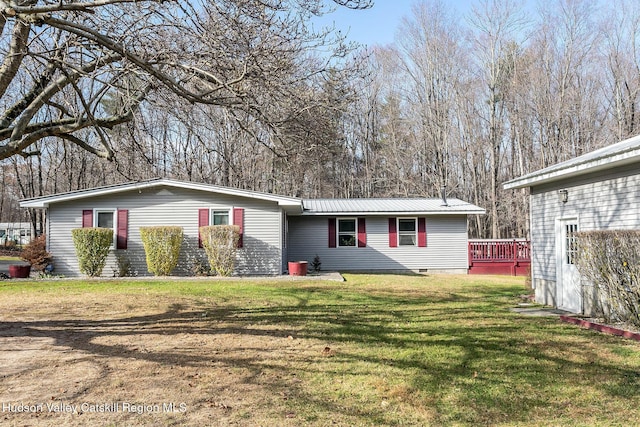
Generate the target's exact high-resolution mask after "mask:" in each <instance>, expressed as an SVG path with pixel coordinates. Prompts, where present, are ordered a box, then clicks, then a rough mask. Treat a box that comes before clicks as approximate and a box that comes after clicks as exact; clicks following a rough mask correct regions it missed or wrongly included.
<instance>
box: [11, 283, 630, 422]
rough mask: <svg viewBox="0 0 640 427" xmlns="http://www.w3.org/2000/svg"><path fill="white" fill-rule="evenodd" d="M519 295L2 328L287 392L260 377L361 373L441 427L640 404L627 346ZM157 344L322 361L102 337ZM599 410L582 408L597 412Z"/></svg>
mask: <svg viewBox="0 0 640 427" xmlns="http://www.w3.org/2000/svg"><path fill="white" fill-rule="evenodd" d="M519 292H520V289H514V288H509V287H496V288H494V289H488V288H478V287H476V288H470V289H466V290H463V289H460V290H459V291H458V292H441V293H429V292H427V291H424V290H422V291H420V290H417V291H415V292H409V293H407V292H393V291H392V290H388V291H385V290H381V291H380V292H376V293H373V292H369V291H358V290H348V288H341V289H337V290H330V289H329V288H327V287H320V286H318V287H312V286H309V287H305V288H302V289H301V288H296V287H286V288H282V287H281V288H277V289H274V290H273V291H272V293H271V296H272V299H271V300H265V301H263V302H262V303H258V302H253V303H251V304H250V306H241V304H238V303H237V302H234V305H231V304H228V305H223V306H220V305H215V306H207V305H206V303H203V302H202V301H194V303H193V304H191V305H190V304H184V303H183V304H173V305H171V306H170V307H169V309H168V310H166V311H164V312H162V313H157V314H152V315H144V316H130V317H126V318H112V319H108V318H107V319H95V320H86V319H79V320H78V319H66V320H34V321H25V322H0V337H45V338H50V339H53V340H54V343H55V345H56V346H61V347H65V348H72V349H75V350H79V351H83V352H86V353H89V354H92V355H94V356H96V357H109V358H110V357H118V358H127V359H128V358H133V359H138V360H144V361H148V362H153V363H158V364H161V365H166V366H196V367H212V366H213V364H215V365H216V366H221V365H222V366H228V367H234V368H244V369H247V370H248V371H249V372H251V373H252V374H251V375H250V376H248V377H247V379H246V381H250V382H255V383H257V384H258V383H259V384H260V385H261V386H263V387H266V388H267V389H270V391H271V392H273V393H277V392H278V391H280V390H281V388H282V387H284V386H285V385H284V384H283V383H282V382H281V381H279V380H272V381H271V382H270V383H269V382H267V383H265V381H268V380H265V379H264V378H262V377H261V376H260V373H261V372H264V371H265V370H269V369H271V370H274V371H280V372H281V373H282V375H285V376H286V375H289V374H290V375H297V376H298V377H299V378H300V377H302V378H305V376H306V378H317V377H318V376H323V377H326V381H327V382H328V383H331V382H333V381H334V380H335V379H337V378H340V377H341V376H343V375H349V376H350V377H352V378H355V379H356V381H358V382H360V383H364V384H370V385H371V387H374V388H375V387H379V390H375V391H374V392H373V393H374V394H377V395H379V396H380V398H381V399H394V397H393V393H392V392H390V391H389V390H392V389H393V387H394V386H398V384H399V383H402V384H403V386H404V387H406V388H407V391H406V393H405V395H403V397H402V399H405V400H406V402H409V403H408V404H409V406H412V407H416V408H420V411H424V410H426V408H427V406H429V410H431V411H434V413H435V419H433V420H432V421H434V422H435V423H439V424H440V423H452V422H463V423H481V424H483V423H485V424H486V423H491V422H527V421H529V420H530V419H531V417H532V415H534V414H537V415H538V416H539V415H540V413H542V414H548V415H549V416H550V417H552V416H556V417H557V416H562V415H563V414H565V416H567V417H569V416H571V414H570V413H569V412H566V411H567V410H566V407H565V406H563V405H566V403H565V400H564V399H563V398H562V393H563V392H564V390H571V393H572V394H570V395H568V396H567V398H568V399H572V398H575V397H576V396H575V390H580V389H583V390H587V389H588V390H593V392H596V391H597V392H598V393H601V394H602V395H604V396H605V397H607V398H613V399H632V398H633V399H635V398H637V396H638V395H640V374H639V373H638V371H639V369H638V366H637V362H636V365H634V364H630V363H625V364H623V363H618V362H619V360H620V358H619V357H609V356H607V357H605V353H610V350H609V347H608V346H611V345H615V344H616V343H618V342H619V339H618V338H612V337H604V336H600V335H596V334H594V333H591V332H587V331H582V330H578V329H575V328H573V327H570V326H567V325H564V324H560V323H559V322H558V321H557V320H556V319H543V318H522V317H518V316H517V315H514V314H513V313H510V312H509V311H508V310H507V308H508V305H506V303H505V300H508V299H509V298H511V299H512V300H513V298H514V297H515V296H516V295H517V294H518V293H519ZM196 306H197V308H198V309H197V310H194V309H193V307H196ZM146 334H149V335H169V336H172V335H175V336H177V335H182V334H189V335H192V336H205V335H206V336H211V335H220V336H226V335H229V334H231V335H237V336H243V337H247V336H249V337H251V336H252V337H270V338H274V339H285V340H286V339H288V337H292V338H294V339H297V340H301V339H302V340H309V342H310V343H312V345H315V346H318V351H317V352H316V353H313V354H312V355H311V356H309V355H308V354H306V355H304V356H302V355H301V356H299V357H297V358H296V356H295V354H294V355H293V357H294V359H293V360H292V362H291V363H290V364H289V365H287V366H289V367H286V366H285V367H284V368H283V364H282V363H281V362H280V361H278V360H274V359H273V358H272V357H261V356H260V352H261V351H267V352H268V351H270V349H269V348H266V349H265V348H262V347H259V346H258V345H256V348H250V347H246V346H244V347H238V348H228V349H227V350H228V351H227V353H228V354H225V353H224V352H223V353H216V354H211V353H209V352H208V351H207V349H203V351H201V352H200V353H195V354H193V353H189V354H187V353H185V352H182V351H180V349H179V344H180V341H177V342H176V345H177V347H176V349H175V350H174V351H168V350H165V351H145V352H142V351H140V349H139V348H137V347H136V346H135V345H134V344H131V343H128V344H112V345H108V344H101V343H99V342H97V341H100V338H102V337H111V338H113V337H129V336H131V337H139V336H143V335H146ZM325 346H326V347H328V348H331V351H333V352H334V354H332V357H326V355H323V354H322V353H321V351H320V349H321V348H323V347H325ZM251 350H257V351H255V352H251ZM243 354H246V355H243ZM276 359H277V358H276ZM636 361H637V358H636ZM283 369H284V370H285V372H282V370H283ZM287 369H288V370H289V371H290V372H286V370H287ZM375 384H378V386H376V385H375ZM380 384H382V385H380ZM287 387H291V385H290V384H289V385H287ZM594 387H595V388H594ZM292 393H294V394H295V395H296V397H297V402H298V405H299V406H300V407H303V408H304V407H307V410H309V409H308V408H309V407H313V408H315V409H314V410H313V411H312V412H314V413H318V412H320V413H322V412H332V411H333V412H335V411H339V412H341V413H343V415H345V416H351V417H354V416H355V417H356V419H359V420H360V421H361V422H366V423H378V424H385V423H393V418H390V417H392V415H390V414H388V411H386V410H384V409H383V408H380V406H379V405H374V404H371V405H368V406H367V405H365V406H363V407H360V406H357V405H356V403H355V400H357V396H355V397H354V399H355V400H354V401H349V400H348V399H346V400H345V402H343V404H342V405H336V401H338V400H339V399H337V398H336V396H331V395H328V396H327V395H323V394H322V393H319V394H317V393H314V392H313V390H311V389H309V388H308V387H305V386H304V385H299V386H295V387H294V389H293V391H292ZM402 399H401V400H402ZM300 402H302V403H300ZM406 402H404V404H406ZM399 403H402V402H399ZM592 403H593V402H590V401H589V400H585V401H582V402H581V401H577V402H573V404H574V405H577V406H578V407H579V406H581V405H582V406H584V408H585V410H587V409H590V408H591V405H592ZM595 406H597V405H596V404H594V407H595ZM356 407H357V408H358V409H357V410H356V409H354V408H356ZM605 412H606V411H605ZM310 416H313V414H311V415H310Z"/></svg>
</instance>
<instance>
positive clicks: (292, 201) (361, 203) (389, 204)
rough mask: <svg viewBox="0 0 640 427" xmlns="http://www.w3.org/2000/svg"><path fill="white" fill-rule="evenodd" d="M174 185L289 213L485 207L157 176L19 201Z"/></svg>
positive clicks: (27, 204)
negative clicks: (316, 194) (308, 194)
mask: <svg viewBox="0 0 640 427" xmlns="http://www.w3.org/2000/svg"><path fill="white" fill-rule="evenodd" d="M162 186H166V187H177V188H186V189H190V190H200V191H206V192H210V193H219V194H227V195H232V196H240V197H248V198H253V199H259V200H268V201H273V202H276V203H278V205H280V206H282V207H283V208H285V210H287V212H288V213H289V214H291V215H299V214H302V215H332V214H333V215H356V214H360V215H365V214H368V215H385V214H388V215H406V214H430V215H433V214H436V215H438V214H458V215H461V214H484V213H485V211H484V209H482V208H480V207H478V206H475V205H472V204H470V203H467V202H464V201H462V200H458V199H455V198H452V199H449V200H448V205H447V206H443V203H442V200H441V199H425V198H422V199H394V198H385V199H306V200H302V199H299V198H295V197H285V196H278V195H274V194H269V193H260V192H256V191H248V190H238V189H235V188H229V187H222V186H217V185H209V184H202V183H195V182H185V181H176V180H171V179H165V178H159V179H153V180H148V181H138V182H129V183H125V184H115V185H108V186H104V187H98V188H92V189H88V190H78V191H70V192H67V193H60V194H54V195H51V196H43V197H35V198H32V199H25V200H22V201H21V202H20V206H21V207H23V208H46V207H48V206H49V205H50V204H52V203H59V202H66V201H71V200H80V199H84V198H89V197H96V196H104V195H108V194H115V193H119V192H122V191H130V190H139V189H145V188H152V187H162Z"/></svg>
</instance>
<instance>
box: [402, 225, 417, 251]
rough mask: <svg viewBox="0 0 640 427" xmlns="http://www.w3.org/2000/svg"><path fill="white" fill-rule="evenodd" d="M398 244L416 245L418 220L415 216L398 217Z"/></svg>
mask: <svg viewBox="0 0 640 427" xmlns="http://www.w3.org/2000/svg"><path fill="white" fill-rule="evenodd" d="M398 244H399V245H400V246H416V244H417V236H416V220H415V218H400V219H398Z"/></svg>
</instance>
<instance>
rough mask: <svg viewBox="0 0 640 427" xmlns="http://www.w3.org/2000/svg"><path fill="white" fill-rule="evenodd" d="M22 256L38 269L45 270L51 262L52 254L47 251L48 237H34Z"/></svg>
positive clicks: (23, 250)
mask: <svg viewBox="0 0 640 427" xmlns="http://www.w3.org/2000/svg"><path fill="white" fill-rule="evenodd" d="M20 257H21V258H22V259H23V260H25V261H27V262H28V263H29V264H31V267H32V268H33V269H34V270H36V271H43V270H44V268H45V267H46V266H47V265H49V263H51V254H50V253H49V252H47V238H46V237H45V235H44V234H43V235H41V236H38V237H36V238H35V239H33V240H32V241H31V242H29V244H27V245H26V246H25V247H24V248H23V249H22V253H21V254H20Z"/></svg>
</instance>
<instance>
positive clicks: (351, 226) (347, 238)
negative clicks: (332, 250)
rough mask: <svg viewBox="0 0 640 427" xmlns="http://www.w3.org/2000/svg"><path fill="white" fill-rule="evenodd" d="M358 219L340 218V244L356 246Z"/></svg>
mask: <svg viewBox="0 0 640 427" xmlns="http://www.w3.org/2000/svg"><path fill="white" fill-rule="evenodd" d="M356 239H357V235H356V220H355V218H352V219H339V220H338V246H354V247H355V246H356Z"/></svg>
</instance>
